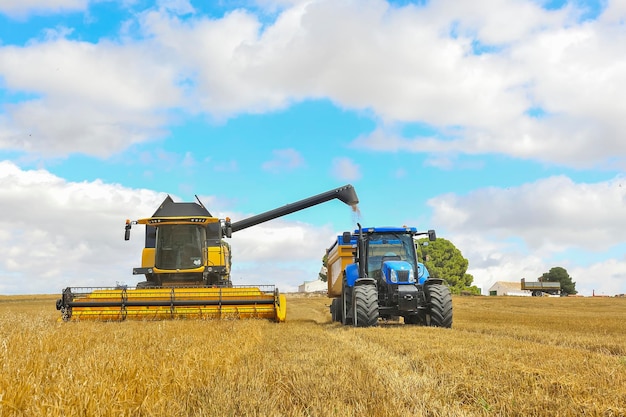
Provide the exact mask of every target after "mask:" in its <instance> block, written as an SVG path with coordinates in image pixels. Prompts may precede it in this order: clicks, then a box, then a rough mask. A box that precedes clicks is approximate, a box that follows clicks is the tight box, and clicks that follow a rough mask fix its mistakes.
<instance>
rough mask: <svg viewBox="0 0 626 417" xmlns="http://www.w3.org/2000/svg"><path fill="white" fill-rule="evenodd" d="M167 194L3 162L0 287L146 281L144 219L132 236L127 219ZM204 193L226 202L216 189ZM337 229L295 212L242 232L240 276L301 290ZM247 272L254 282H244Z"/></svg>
mask: <svg viewBox="0 0 626 417" xmlns="http://www.w3.org/2000/svg"><path fill="white" fill-rule="evenodd" d="M164 198H165V194H163V193H160V192H156V191H152V190H146V189H131V188H127V187H123V186H121V185H116V184H106V183H103V182H102V181H92V182H70V181H66V180H64V179H62V178H60V177H57V176H55V175H53V174H51V173H49V172H48V171H45V170H22V169H20V168H19V167H17V166H16V165H15V164H14V163H12V162H9V161H2V162H0V199H1V200H2V202H3V208H2V216H1V217H0V251H1V252H2V253H3V257H2V259H0V293H2V294H11V293H58V292H60V291H61V289H62V288H64V287H67V286H114V285H116V283H118V282H119V283H126V284H128V285H134V284H136V283H137V282H139V281H142V280H143V277H138V276H133V275H132V268H133V267H136V266H139V263H140V262H141V249H142V248H143V227H142V226H135V227H134V228H133V231H132V237H131V240H130V241H128V242H125V241H124V240H123V233H124V222H125V220H126V219H128V218H130V219H139V218H143V217H146V216H150V215H151V214H152V213H153V212H154V211H155V210H156V207H158V205H159V204H160V203H161V202H162V201H163V199H164ZM174 199H175V201H180V200H178V199H177V198H176V197H175V196H174ZM202 201H203V202H204V203H205V204H208V205H210V206H211V207H213V206H219V204H218V202H216V201H215V198H214V197H211V196H206V197H202ZM226 215H229V216H231V217H232V218H233V219H238V218H245V216H242V215H238V214H237V213H225V214H224V217H225V216H226ZM333 235H334V233H333V232H332V231H331V230H330V228H329V227H328V226H326V227H314V226H312V225H309V224H305V223H297V222H290V221H288V220H274V221H272V222H268V223H265V224H263V225H259V226H256V227H252V228H250V229H246V230H242V231H240V232H237V233H236V234H235V235H234V237H233V239H232V241H231V244H232V247H233V254H234V265H235V271H239V272H234V273H233V279H234V280H237V281H238V282H239V283H242V284H255V283H257V281H258V283H259V284H274V283H276V284H280V287H281V289H282V290H284V291H295V290H297V286H298V285H299V284H301V283H302V282H303V281H304V280H308V281H310V280H314V279H316V278H317V272H316V269H317V270H319V266H320V264H321V258H322V256H323V254H324V249H325V247H326V246H327V245H329V244H330V243H331V242H332V237H333ZM272 264H274V265H278V264H280V268H278V269H281V270H282V273H281V274H280V275H273V274H270V273H268V271H270V270H271V269H272V267H270V266H271V265H272ZM253 265H254V266H253ZM266 267H267V269H266ZM273 268H274V269H276V267H273ZM246 279H250V282H242V281H243V280H246Z"/></svg>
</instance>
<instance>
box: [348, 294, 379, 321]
mask: <svg viewBox="0 0 626 417" xmlns="http://www.w3.org/2000/svg"><path fill="white" fill-rule="evenodd" d="M352 300H353V301H352V304H353V306H354V326H356V327H370V326H376V325H377V324H378V290H377V288H376V285H357V286H355V287H354V289H353V290H352Z"/></svg>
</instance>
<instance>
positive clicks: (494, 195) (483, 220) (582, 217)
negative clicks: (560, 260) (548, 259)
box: [429, 176, 626, 251]
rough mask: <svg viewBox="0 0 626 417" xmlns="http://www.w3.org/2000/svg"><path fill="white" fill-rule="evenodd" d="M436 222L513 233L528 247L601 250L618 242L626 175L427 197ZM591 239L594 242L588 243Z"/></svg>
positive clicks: (625, 214) (624, 218) (624, 222)
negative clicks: (587, 181) (604, 179)
mask: <svg viewBox="0 0 626 417" xmlns="http://www.w3.org/2000/svg"><path fill="white" fill-rule="evenodd" d="M429 205H430V206H431V207H432V208H433V210H434V217H433V220H434V222H435V223H438V224H442V225H446V226H445V227H446V228H447V229H448V230H451V231H454V232H464V233H490V234H492V235H494V236H498V237H500V238H503V239H508V238H511V237H514V236H518V237H520V238H521V239H523V240H524V241H525V243H526V244H527V245H528V246H529V247H531V248H532V249H537V250H551V251H554V250H556V251H559V250H564V249H567V248H572V247H578V248H586V249H587V250H596V251H602V250H606V249H607V248H609V247H611V246H614V245H616V244H619V243H621V242H622V241H623V236H622V234H621V230H622V229H623V228H626V211H625V210H624V208H625V207H626V179H625V178H623V177H618V178H615V179H613V180H611V181H606V182H600V183H574V182H573V181H572V180H571V179H570V178H568V177H566V176H556V177H550V178H546V179H541V180H538V181H536V182H534V183H528V184H524V185H522V186H520V187H510V188H495V187H492V188H485V189H479V190H474V191H471V192H469V193H468V194H466V195H462V196H461V195H456V194H445V195H441V196H438V197H435V198H433V199H431V200H430V201H429ZM589 241H593V242H594V245H593V247H591V248H590V247H588V246H589Z"/></svg>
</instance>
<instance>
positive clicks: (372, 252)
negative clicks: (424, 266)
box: [367, 233, 417, 277]
mask: <svg viewBox="0 0 626 417" xmlns="http://www.w3.org/2000/svg"><path fill="white" fill-rule="evenodd" d="M414 245H415V243H414V242H413V237H412V236H411V235H409V234H406V233H376V234H372V235H370V236H369V240H368V245H367V275H368V276H370V277H374V276H376V275H377V273H376V271H380V269H381V268H382V265H383V262H385V261H406V262H408V263H410V264H411V265H412V266H413V268H415V265H417V262H416V259H415V246H414Z"/></svg>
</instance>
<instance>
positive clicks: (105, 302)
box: [56, 184, 359, 322]
mask: <svg viewBox="0 0 626 417" xmlns="http://www.w3.org/2000/svg"><path fill="white" fill-rule="evenodd" d="M335 198H336V199H339V200H341V201H342V202H344V203H346V204H348V205H350V206H355V205H356V204H358V202H359V200H358V197H357V195H356V192H355V190H354V188H353V187H352V185H350V184H348V185H345V186H343V187H339V188H336V189H334V190H330V191H327V192H324V193H321V194H318V195H315V196H313V197H309V198H305V199H304V200H300V201H297V202H295V203H291V204H287V205H285V206H282V207H279V208H276V209H274V210H270V211H267V212H265V213H262V214H258V215H256V216H252V217H249V218H247V219H244V220H240V221H237V222H232V223H231V221H230V219H229V218H226V219H218V218H216V217H213V216H212V215H211V213H210V212H209V211H208V210H207V209H206V208H205V207H204V205H203V204H202V202H200V200H199V199H198V201H197V202H192V203H176V202H174V201H173V200H172V199H171V198H170V197H169V196H167V198H166V199H165V200H164V201H163V203H162V204H161V206H160V207H159V208H158V209H157V211H156V212H154V214H153V215H152V217H148V218H145V219H140V220H135V221H130V220H127V221H126V230H125V235H124V239H125V240H129V239H130V231H131V228H132V226H133V225H136V224H142V225H145V226H146V234H145V247H144V249H143V252H142V257H141V267H138V268H133V274H134V275H145V277H146V280H145V281H143V282H140V283H138V284H137V286H136V287H134V288H131V287H126V286H121V287H110V288H80V287H68V288H66V289H64V290H63V293H62V295H61V298H60V299H59V300H58V301H57V304H56V307H57V310H60V311H61V317H62V319H63V320H64V321H70V320H125V319H143V320H155V319H170V318H187V317H190V318H224V317H236V318H267V319H270V320H274V321H277V322H282V321H284V320H285V318H286V313H287V305H286V300H285V296H284V295H283V294H280V293H279V291H278V289H277V288H275V287H274V286H273V285H265V286H233V285H232V281H231V279H230V270H231V248H230V245H229V244H228V243H227V242H226V241H225V240H224V238H230V237H231V235H232V233H234V232H237V231H239V230H243V229H246V228H248V227H251V226H255V225H258V224H260V223H263V222H266V221H269V220H273V219H276V218H278V217H282V216H285V215H288V214H291V213H294V212H296V211H300V210H304V209H306V208H309V207H312V206H315V205H317V204H321V203H324V202H327V201H330V200H333V199H335Z"/></svg>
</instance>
